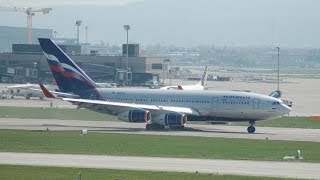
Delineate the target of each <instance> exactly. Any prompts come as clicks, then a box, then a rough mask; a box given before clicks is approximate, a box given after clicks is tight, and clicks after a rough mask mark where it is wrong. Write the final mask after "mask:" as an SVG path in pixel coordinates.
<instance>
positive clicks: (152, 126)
mask: <svg viewBox="0 0 320 180" xmlns="http://www.w3.org/2000/svg"><path fill="white" fill-rule="evenodd" d="M164 128H165V126H164V125H161V124H156V123H151V124H147V125H146V130H147V131H150V130H163V129H164Z"/></svg>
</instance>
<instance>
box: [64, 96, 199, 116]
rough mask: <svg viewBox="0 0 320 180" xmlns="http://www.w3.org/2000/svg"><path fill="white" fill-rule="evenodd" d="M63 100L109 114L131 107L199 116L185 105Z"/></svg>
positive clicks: (160, 112) (152, 111)
mask: <svg viewBox="0 0 320 180" xmlns="http://www.w3.org/2000/svg"><path fill="white" fill-rule="evenodd" d="M63 100H66V101H69V102H71V103H74V104H76V105H78V106H79V107H84V108H93V109H105V110H106V111H109V112H110V111H111V114H118V113H120V112H124V111H127V110H132V109H145V110H148V111H150V112H151V113H152V114H153V115H158V114H162V113H166V112H176V113H183V114H187V115H195V116H199V112H198V111H197V110H196V109H192V108H186V107H173V106H156V105H147V104H133V103H123V102H111V101H101V100H90V99H73V98H63Z"/></svg>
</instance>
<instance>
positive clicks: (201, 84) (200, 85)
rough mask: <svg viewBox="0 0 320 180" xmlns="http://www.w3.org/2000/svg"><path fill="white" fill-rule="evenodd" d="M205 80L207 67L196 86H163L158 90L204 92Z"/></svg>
mask: <svg viewBox="0 0 320 180" xmlns="http://www.w3.org/2000/svg"><path fill="white" fill-rule="evenodd" d="M207 78H208V66H206V68H205V69H204V72H203V74H202V77H201V79H200V81H199V82H198V83H197V84H194V85H178V86H165V87H162V88H160V89H166V90H170V89H175V90H205V88H206V86H207Z"/></svg>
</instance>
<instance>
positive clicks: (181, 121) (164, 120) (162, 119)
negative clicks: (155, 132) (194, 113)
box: [152, 113, 187, 127]
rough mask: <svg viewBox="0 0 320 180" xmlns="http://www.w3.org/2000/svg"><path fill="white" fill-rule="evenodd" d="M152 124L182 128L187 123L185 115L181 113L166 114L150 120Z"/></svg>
mask: <svg viewBox="0 0 320 180" xmlns="http://www.w3.org/2000/svg"><path fill="white" fill-rule="evenodd" d="M152 121H153V122H155V123H158V124H161V125H165V126H180V127H181V126H184V125H185V124H186V123H187V115H185V114H181V113H167V114H162V115H160V116H157V117H155V118H153V119H152Z"/></svg>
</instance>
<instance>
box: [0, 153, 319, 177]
mask: <svg viewBox="0 0 320 180" xmlns="http://www.w3.org/2000/svg"><path fill="white" fill-rule="evenodd" d="M0 164H9V165H33V166H56V167H79V168H101V169H102V168H103V169H127V170H148V171H175V172H198V173H218V174H236V175H249V176H270V177H290V178H304V179H317V178H319V177H320V171H319V169H320V164H315V163H301V162H269V161H244V160H237V161H236V160H211V159H182V158H159V157H132V156H102V155H73V154H42V153H12V152H0Z"/></svg>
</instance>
